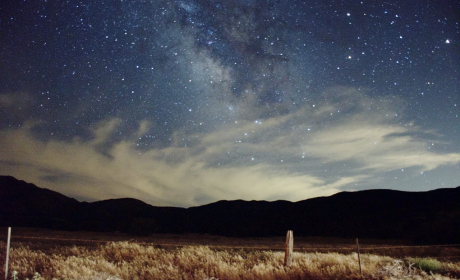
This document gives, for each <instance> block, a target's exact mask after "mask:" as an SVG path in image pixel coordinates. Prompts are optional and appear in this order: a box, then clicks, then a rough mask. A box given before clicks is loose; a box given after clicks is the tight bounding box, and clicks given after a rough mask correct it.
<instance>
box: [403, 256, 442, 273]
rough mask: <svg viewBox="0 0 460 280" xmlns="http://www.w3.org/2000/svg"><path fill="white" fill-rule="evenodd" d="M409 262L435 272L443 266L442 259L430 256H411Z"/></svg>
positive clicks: (424, 269) (426, 270)
mask: <svg viewBox="0 0 460 280" xmlns="http://www.w3.org/2000/svg"><path fill="white" fill-rule="evenodd" d="M409 262H410V263H413V264H414V267H417V268H419V269H421V270H423V271H425V272H430V271H431V272H435V271H438V270H441V267H442V265H441V262H440V261H438V260H435V259H430V258H410V259H409Z"/></svg>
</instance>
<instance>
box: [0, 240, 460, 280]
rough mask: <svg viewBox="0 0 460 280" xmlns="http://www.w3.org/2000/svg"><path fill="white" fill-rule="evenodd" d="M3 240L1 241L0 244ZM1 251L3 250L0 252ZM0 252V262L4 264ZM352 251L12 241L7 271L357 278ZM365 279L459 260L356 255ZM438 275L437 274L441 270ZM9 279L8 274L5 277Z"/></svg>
mask: <svg viewBox="0 0 460 280" xmlns="http://www.w3.org/2000/svg"><path fill="white" fill-rule="evenodd" d="M3 248H5V243H4V242H3V243H2V242H0V249H1V250H2V251H4V250H3ZM0 253H3V254H4V252H0ZM4 258H5V256H4V255H1V254H0V262H1V264H3V263H4ZM357 259H358V258H357V254H356V253H351V254H339V253H311V252H310V253H301V252H294V258H293V265H292V266H290V267H286V266H284V265H283V264H284V252H280V251H269V250H253V249H250V250H247V249H212V248H210V247H208V246H185V247H181V248H169V249H165V248H157V247H155V246H152V245H149V244H140V243H136V242H128V241H121V242H109V243H105V244H102V245H99V246H55V247H54V248H49V247H47V249H46V250H44V251H42V250H40V249H38V248H36V246H35V247H34V248H30V247H28V246H27V244H24V243H18V242H15V243H14V244H13V246H12V249H11V251H10V268H9V271H10V273H11V272H13V271H17V277H18V278H19V279H21V280H23V279H25V278H26V277H28V278H31V277H33V276H34V274H35V273H36V272H38V273H40V275H41V276H40V277H39V279H53V278H54V279H88V280H89V279H91V280H93V279H94V280H99V279H101V280H102V279H112V280H115V279H127V280H128V279H133V280H135V279H145V280H148V279H197V280H198V279H199V280H205V279H208V280H211V279H219V280H223V279H227V280H236V279H361V277H360V274H359V266H358V261H357ZM361 260H362V268H363V275H364V276H365V278H366V279H455V278H449V276H450V277H460V262H458V263H445V262H441V268H440V270H439V271H433V272H426V271H424V270H422V269H420V268H417V267H415V265H413V264H412V263H411V262H410V259H406V260H404V261H402V260H398V259H394V258H391V257H386V256H377V255H372V254H361ZM441 274H442V275H441ZM8 279H12V277H10V276H9V277H8Z"/></svg>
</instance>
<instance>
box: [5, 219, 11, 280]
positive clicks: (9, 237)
mask: <svg viewBox="0 0 460 280" xmlns="http://www.w3.org/2000/svg"><path fill="white" fill-rule="evenodd" d="M10 239H11V228H10V227H9V228H8V240H7V242H6V263H5V280H6V279H7V278H8V259H9V257H10Z"/></svg>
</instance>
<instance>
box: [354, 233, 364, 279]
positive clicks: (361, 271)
mask: <svg viewBox="0 0 460 280" xmlns="http://www.w3.org/2000/svg"><path fill="white" fill-rule="evenodd" d="M356 247H357V249H358V262H359V274H360V275H361V278H362V277H363V270H362V269H361V255H360V254H359V242H358V238H356Z"/></svg>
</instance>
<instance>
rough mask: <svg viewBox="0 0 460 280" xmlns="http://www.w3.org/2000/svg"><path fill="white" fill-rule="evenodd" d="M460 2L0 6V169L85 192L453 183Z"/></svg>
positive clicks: (173, 197)
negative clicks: (459, 13) (459, 12)
mask: <svg viewBox="0 0 460 280" xmlns="http://www.w3.org/2000/svg"><path fill="white" fill-rule="evenodd" d="M459 10H460V4H459V2H457V1H453V0H451V1H361V2H360V1H333V2H331V3H329V2H327V1H318V0H313V1H298V0H295V1H292V0H289V1H287V0H279V1H275V0H235V1H224V0H183V1H177V0H170V1H163V0H152V1H141V0H135V1H127V0H125V1H123V0H121V1H120V0H113V1H108V0H107V1H104V0H91V1H89V0H88V1H62V0H57V1H29V0H24V1H2V3H1V4H0V13H1V22H0V23H1V26H0V36H1V37H0V120H1V123H0V174H1V175H12V176H15V177H16V178H18V179H21V180H25V181H28V182H32V183H35V184H36V185H38V186H40V187H46V188H49V189H52V190H55V191H58V192H61V193H63V194H65V195H68V196H71V197H74V198H77V199H79V200H86V201H94V200H101V199H108V198H119V197H132V198H137V199H141V200H143V201H145V202H147V203H149V204H152V205H158V206H164V205H168V206H192V205H202V204H206V203H210V202H214V201H217V200H221V199H245V200H252V199H257V200H278V199H286V200H291V201H298V200H303V199H307V198H310V197H316V196H324V195H331V194H334V193H336V192H339V191H344V190H363V189H375V188H385V189H398V190H406V191H426V190H431V189H436V188H446V187H447V188H451V187H456V186H458V185H460V145H459V143H460V118H459V115H460V110H459V109H460V91H459V71H460V57H459V56H460V51H459V43H460V24H459V22H460V19H459V17H458V13H457V12H458V11H459Z"/></svg>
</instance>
